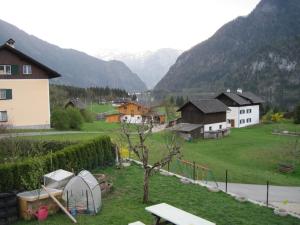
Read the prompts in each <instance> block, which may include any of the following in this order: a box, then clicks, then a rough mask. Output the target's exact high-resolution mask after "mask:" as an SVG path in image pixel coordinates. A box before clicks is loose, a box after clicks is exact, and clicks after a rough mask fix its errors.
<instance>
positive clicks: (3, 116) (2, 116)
mask: <svg viewBox="0 0 300 225" xmlns="http://www.w3.org/2000/svg"><path fill="white" fill-rule="evenodd" d="M0 122H7V112H6V111H0Z"/></svg>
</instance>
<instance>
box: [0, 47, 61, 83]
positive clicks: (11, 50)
mask: <svg viewBox="0 0 300 225" xmlns="http://www.w3.org/2000/svg"><path fill="white" fill-rule="evenodd" d="M1 49H5V50H8V51H10V52H12V53H14V54H16V55H18V56H20V57H21V58H22V59H25V60H27V61H29V62H31V63H32V64H34V65H36V66H37V67H39V68H41V69H42V70H44V71H46V72H47V73H48V77H49V79H51V78H56V77H61V75H60V74H59V73H57V72H56V71H54V70H52V69H50V68H49V67H47V66H45V65H44V64H42V63H40V62H38V61H36V60H35V59H33V58H31V57H30V56H28V55H26V54H24V53H23V52H21V51H19V50H17V49H15V48H13V47H11V46H9V45H8V44H4V45H1V46H0V50H1Z"/></svg>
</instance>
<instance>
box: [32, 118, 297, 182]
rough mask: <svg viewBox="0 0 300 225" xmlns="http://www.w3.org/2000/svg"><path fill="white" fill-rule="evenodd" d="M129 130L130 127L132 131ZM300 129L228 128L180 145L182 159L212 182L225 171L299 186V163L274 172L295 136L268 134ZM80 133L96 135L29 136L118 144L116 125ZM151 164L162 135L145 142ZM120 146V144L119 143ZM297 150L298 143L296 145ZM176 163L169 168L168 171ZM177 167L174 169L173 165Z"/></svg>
mask: <svg viewBox="0 0 300 225" xmlns="http://www.w3.org/2000/svg"><path fill="white" fill-rule="evenodd" d="M132 129H133V128H132ZM274 129H277V130H290V131H295V130H300V125H295V124H293V123H291V122H283V123H279V124H262V125H258V126H253V127H248V128H240V129H231V134H230V136H228V137H226V138H223V139H219V140H198V141H193V142H191V143H189V142H183V146H182V154H183V159H186V160H189V161H195V162H196V163H197V164H201V165H205V166H208V167H209V168H210V169H211V170H212V171H213V175H214V176H215V178H216V180H218V181H224V179H225V170H226V169H227V170H228V173H229V181H230V182H238V183H239V182H241V183H259V184H265V183H266V181H267V180H269V181H270V182H271V184H274V185H297V186H299V185H300V162H299V159H298V162H297V167H296V171H295V172H294V173H291V174H281V173H279V172H278V171H277V166H278V163H281V162H286V161H290V160H291V158H293V157H292V156H291V153H290V152H291V150H292V149H293V146H294V144H295V140H296V138H295V137H287V136H278V135H272V130H274ZM83 131H95V132H99V134H66V135H51V136H39V137H32V138H34V139H43V140H45V139H51V140H69V141H80V140H86V139H91V138H94V137H96V136H98V135H103V134H105V135H110V136H111V137H112V139H113V141H114V142H116V143H120V138H119V137H120V131H121V128H120V124H119V123H106V122H105V121H96V122H94V123H85V124H84V126H83ZM148 143H149V145H148V146H149V147H150V150H151V151H152V152H153V153H152V154H151V162H153V161H154V160H157V159H159V158H161V156H162V155H163V151H162V149H163V148H164V147H165V145H166V137H165V135H164V133H156V134H153V135H152V136H151V137H150V138H149V140H148ZM123 144H124V141H123ZM298 148H300V143H299V145H298ZM175 167H176V163H173V164H172V165H171V169H172V168H173V170H174V168H175ZM177 168H178V166H177Z"/></svg>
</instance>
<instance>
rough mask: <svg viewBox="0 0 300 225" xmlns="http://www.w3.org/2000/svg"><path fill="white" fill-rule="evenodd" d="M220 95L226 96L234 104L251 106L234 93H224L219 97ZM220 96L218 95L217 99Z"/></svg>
mask: <svg viewBox="0 0 300 225" xmlns="http://www.w3.org/2000/svg"><path fill="white" fill-rule="evenodd" d="M222 94H223V95H225V96H227V97H228V98H230V99H231V100H232V101H234V102H236V103H237V104H239V105H251V102H250V101H248V100H247V99H245V98H243V97H241V96H239V95H237V94H236V93H231V92H224V93H221V94H220V95H222ZM220 95H218V96H217V97H219V96H220Z"/></svg>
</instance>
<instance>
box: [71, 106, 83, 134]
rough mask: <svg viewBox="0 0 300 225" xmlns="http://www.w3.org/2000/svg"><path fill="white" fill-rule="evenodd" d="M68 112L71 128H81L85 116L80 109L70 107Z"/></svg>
mask: <svg viewBox="0 0 300 225" xmlns="http://www.w3.org/2000/svg"><path fill="white" fill-rule="evenodd" d="M67 114H68V117H69V128H71V129H74V130H80V129H81V126H82V124H83V118H82V116H81V113H80V111H79V110H78V109H75V108H72V107H69V108H68V109H67Z"/></svg>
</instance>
